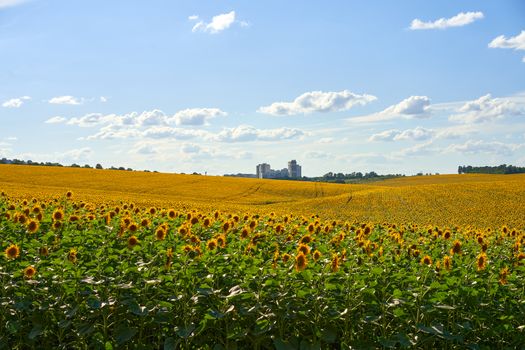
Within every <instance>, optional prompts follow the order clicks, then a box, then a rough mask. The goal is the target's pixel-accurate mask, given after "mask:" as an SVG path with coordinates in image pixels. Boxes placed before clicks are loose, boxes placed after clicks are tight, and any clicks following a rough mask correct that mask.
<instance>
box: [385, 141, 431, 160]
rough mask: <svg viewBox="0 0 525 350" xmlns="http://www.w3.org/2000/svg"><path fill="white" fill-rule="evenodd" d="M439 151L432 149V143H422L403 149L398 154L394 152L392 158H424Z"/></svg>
mask: <svg viewBox="0 0 525 350" xmlns="http://www.w3.org/2000/svg"><path fill="white" fill-rule="evenodd" d="M437 152H440V150H439V149H438V148H436V147H434V144H433V142H432V141H427V142H423V143H420V144H417V145H415V146H412V147H408V148H404V149H402V150H401V151H399V152H395V153H394V156H401V157H410V156H425V155H430V154H435V153H437Z"/></svg>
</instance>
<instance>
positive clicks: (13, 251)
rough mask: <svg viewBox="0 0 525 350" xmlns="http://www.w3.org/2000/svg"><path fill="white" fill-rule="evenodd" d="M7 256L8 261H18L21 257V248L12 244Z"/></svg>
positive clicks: (8, 248) (6, 253)
mask: <svg viewBox="0 0 525 350" xmlns="http://www.w3.org/2000/svg"><path fill="white" fill-rule="evenodd" d="M5 256H6V257H7V258H8V259H16V258H18V257H19V256H20V248H18V246H17V245H16V244H11V245H10V246H9V247H7V248H6V250H5Z"/></svg>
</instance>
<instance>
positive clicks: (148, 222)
mask: <svg viewBox="0 0 525 350" xmlns="http://www.w3.org/2000/svg"><path fill="white" fill-rule="evenodd" d="M149 224H150V221H149V219H147V218H144V219H142V220H141V221H140V226H142V227H148V226H149Z"/></svg>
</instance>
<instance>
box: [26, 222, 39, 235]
mask: <svg viewBox="0 0 525 350" xmlns="http://www.w3.org/2000/svg"><path fill="white" fill-rule="evenodd" d="M39 227H40V224H39V222H38V221H36V220H30V221H29V223H28V224H27V231H29V232H30V233H35V232H36V231H38V228H39Z"/></svg>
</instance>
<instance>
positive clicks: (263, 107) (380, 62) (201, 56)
mask: <svg viewBox="0 0 525 350" xmlns="http://www.w3.org/2000/svg"><path fill="white" fill-rule="evenodd" d="M0 53H1V54H0V121H1V125H2V127H1V128H0V158H1V157H7V158H19V159H26V160H27V159H32V160H34V161H59V162H62V163H64V164H71V163H73V162H75V163H78V164H81V165H83V164H86V163H87V164H91V165H94V164H96V163H101V164H102V165H103V166H105V167H109V166H111V165H114V166H125V167H132V168H134V169H151V170H159V171H166V172H193V171H198V172H205V171H207V172H208V173H209V174H216V175H220V174H224V173H237V172H243V173H254V172H255V166H256V164H258V163H262V162H268V163H270V164H271V165H272V167H273V168H283V167H285V166H286V164H287V161H288V160H290V159H297V160H298V162H299V163H300V164H301V165H302V166H303V174H304V175H307V176H315V175H322V174H324V173H326V172H328V171H335V172H344V173H348V172H353V171H372V170H374V171H376V172H379V173H405V174H407V175H408V174H414V173H416V172H419V171H422V172H433V173H434V172H440V173H454V172H456V170H457V166H458V165H467V164H472V165H481V164H483V165H485V164H488V165H497V164H501V163H507V164H515V165H521V166H525V2H523V1H520V0H516V1H489V0H487V1H452V0H450V1H441V0H439V1H438V0H432V1H424V2H423V1H396V2H394V1H387V0H385V1H379V0H377V1H332V2H329V3H326V2H321V1H308V2H306V1H301V2H299V1H287V2H284V1H195V0H193V1H150V2H144V1H96V0H92V1H85V2H79V1H60V0H54V1H50V0H49V1H46V0H27V1H20V0H0Z"/></svg>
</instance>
